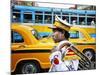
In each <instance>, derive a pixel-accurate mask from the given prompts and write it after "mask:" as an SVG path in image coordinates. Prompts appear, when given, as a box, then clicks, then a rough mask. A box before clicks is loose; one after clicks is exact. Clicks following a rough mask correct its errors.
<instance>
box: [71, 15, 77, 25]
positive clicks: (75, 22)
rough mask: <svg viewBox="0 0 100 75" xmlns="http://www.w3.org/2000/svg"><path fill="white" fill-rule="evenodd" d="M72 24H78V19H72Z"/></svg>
mask: <svg viewBox="0 0 100 75" xmlns="http://www.w3.org/2000/svg"><path fill="white" fill-rule="evenodd" d="M71 24H73V25H76V24H77V17H71Z"/></svg>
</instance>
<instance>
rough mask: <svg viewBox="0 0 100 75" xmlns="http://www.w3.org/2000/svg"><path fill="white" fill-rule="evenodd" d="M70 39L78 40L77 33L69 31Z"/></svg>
mask: <svg viewBox="0 0 100 75" xmlns="http://www.w3.org/2000/svg"><path fill="white" fill-rule="evenodd" d="M70 38H71V39H74V38H79V32H78V31H70Z"/></svg>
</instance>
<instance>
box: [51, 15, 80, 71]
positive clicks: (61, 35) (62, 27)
mask: <svg viewBox="0 0 100 75" xmlns="http://www.w3.org/2000/svg"><path fill="white" fill-rule="evenodd" d="M70 27H71V25H70V24H69V23H67V22H66V21H64V20H62V19H60V18H59V17H58V16H57V15H56V16H55V23H54V26H53V27H50V28H52V29H53V35H52V36H53V39H54V41H55V43H58V45H57V46H56V47H55V48H54V49H53V50H52V53H51V55H50V62H51V68H50V70H49V72H62V71H76V70H77V69H78V64H79V61H78V60H66V61H64V60H63V58H64V56H65V55H66V54H67V53H68V51H69V50H70V46H71V45H72V44H71V43H70V42H69V41H68V38H69V36H70V34H69V29H70Z"/></svg>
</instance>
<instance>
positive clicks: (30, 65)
mask: <svg viewBox="0 0 100 75" xmlns="http://www.w3.org/2000/svg"><path fill="white" fill-rule="evenodd" d="M39 71H40V69H39V66H38V65H37V64H36V63H34V62H25V63H23V64H21V65H20V68H19V73H21V74H32V73H38V72H39Z"/></svg>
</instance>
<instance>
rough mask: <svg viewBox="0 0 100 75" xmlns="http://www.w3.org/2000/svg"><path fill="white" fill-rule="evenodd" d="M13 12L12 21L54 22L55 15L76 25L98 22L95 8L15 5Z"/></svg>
mask: <svg viewBox="0 0 100 75" xmlns="http://www.w3.org/2000/svg"><path fill="white" fill-rule="evenodd" d="M11 14H12V22H19V23H34V24H53V23H54V20H55V15H58V16H59V17H60V18H62V19H66V21H67V22H69V23H70V24H75V25H91V23H93V24H94V25H95V23H96V11H95V10H79V9H65V8H49V7H33V6H22V5H14V6H13V7H12V13H11Z"/></svg>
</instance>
